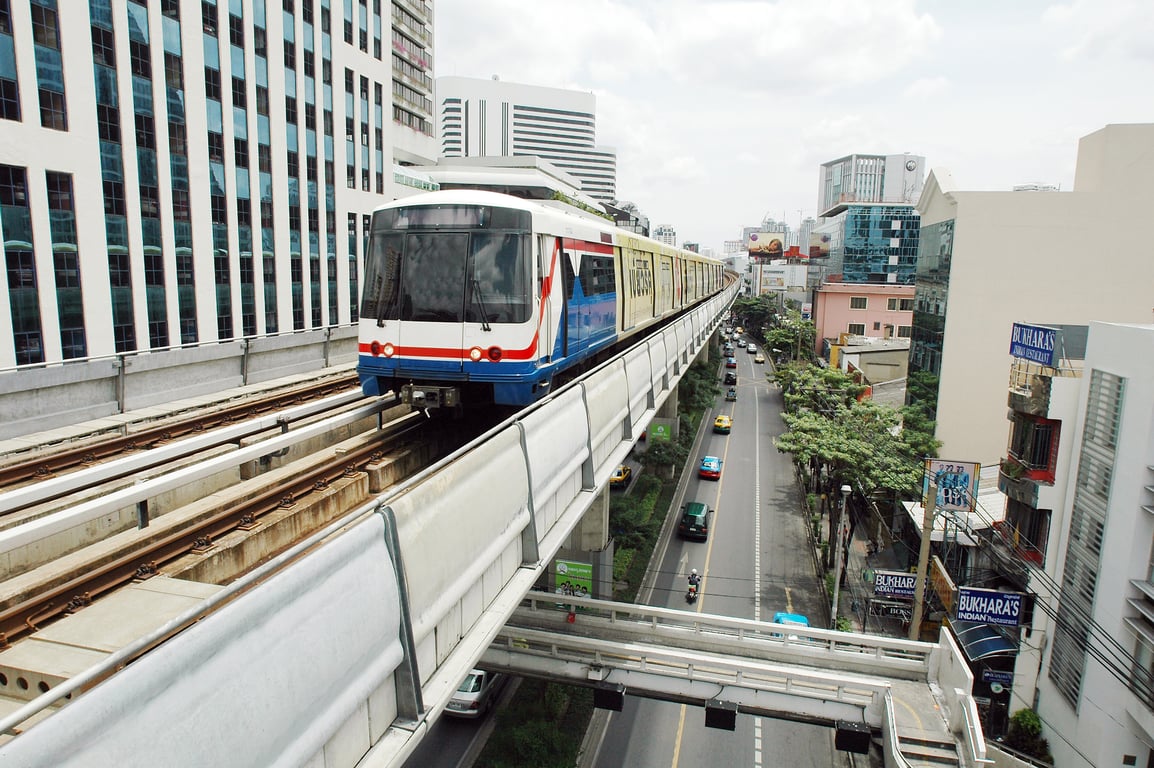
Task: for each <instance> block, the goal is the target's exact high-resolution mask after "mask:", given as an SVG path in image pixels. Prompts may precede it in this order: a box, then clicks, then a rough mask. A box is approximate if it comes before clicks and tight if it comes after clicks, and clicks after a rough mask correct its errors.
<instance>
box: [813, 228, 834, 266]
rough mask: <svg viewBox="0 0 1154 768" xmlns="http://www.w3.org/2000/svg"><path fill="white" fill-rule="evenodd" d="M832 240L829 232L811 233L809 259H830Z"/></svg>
mask: <svg viewBox="0 0 1154 768" xmlns="http://www.w3.org/2000/svg"><path fill="white" fill-rule="evenodd" d="M831 240H832V238H831V237H830V235H829V233H828V232H810V233H809V257H810V258H811V259H827V258H829V244H830V241H831Z"/></svg>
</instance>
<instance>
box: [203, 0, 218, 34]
mask: <svg viewBox="0 0 1154 768" xmlns="http://www.w3.org/2000/svg"><path fill="white" fill-rule="evenodd" d="M200 20H201V23H202V24H203V25H204V33H205V34H206V35H212V36H213V37H216V3H215V2H211V3H210V2H209V1H208V0H202V2H201V4H200Z"/></svg>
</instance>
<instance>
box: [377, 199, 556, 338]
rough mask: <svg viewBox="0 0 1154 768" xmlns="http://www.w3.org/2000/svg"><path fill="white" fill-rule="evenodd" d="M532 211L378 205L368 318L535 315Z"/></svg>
mask: <svg viewBox="0 0 1154 768" xmlns="http://www.w3.org/2000/svg"><path fill="white" fill-rule="evenodd" d="M529 225H530V219H529V214H528V213H527V212H525V211H517V210H511V209H501V208H490V207H485V206H414V207H412V208H393V209H386V210H383V211H378V212H377V213H376V214H375V215H374V218H373V233H372V238H371V239H370V241H369V253H368V257H367V258H366V260H365V292H364V296H363V300H362V305H361V314H362V316H364V317H371V318H376V319H377V321H378V323H383V322H384V321H386V320H410V321H416V322H433V323H460V322H472V323H482V324H488V323H523V322H526V321H527V320H529V319H530V317H531V316H532V307H533V301H532V295H531V293H530V287H531V285H532V272H531V264H532V262H531V254H532V247H531V239H530V236H529V229H530V226H529Z"/></svg>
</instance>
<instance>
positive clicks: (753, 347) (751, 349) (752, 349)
mask: <svg viewBox="0 0 1154 768" xmlns="http://www.w3.org/2000/svg"><path fill="white" fill-rule="evenodd" d="M745 351H746V352H756V351H757V345H756V344H750V345H749V346H748V347H746V348H745Z"/></svg>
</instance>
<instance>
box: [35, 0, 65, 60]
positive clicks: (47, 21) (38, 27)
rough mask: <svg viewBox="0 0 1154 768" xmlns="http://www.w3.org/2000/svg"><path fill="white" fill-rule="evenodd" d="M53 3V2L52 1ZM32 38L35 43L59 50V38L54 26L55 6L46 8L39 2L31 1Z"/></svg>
mask: <svg viewBox="0 0 1154 768" xmlns="http://www.w3.org/2000/svg"><path fill="white" fill-rule="evenodd" d="M53 5H55V3H53ZM31 6H32V8H31V10H32V39H33V40H34V41H35V42H36V44H37V45H42V46H44V47H45V48H52V49H53V50H57V51H58V50H60V38H59V37H58V34H57V27H56V10H55V8H46V7H44V6H43V5H40V4H39V3H32V4H31Z"/></svg>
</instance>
